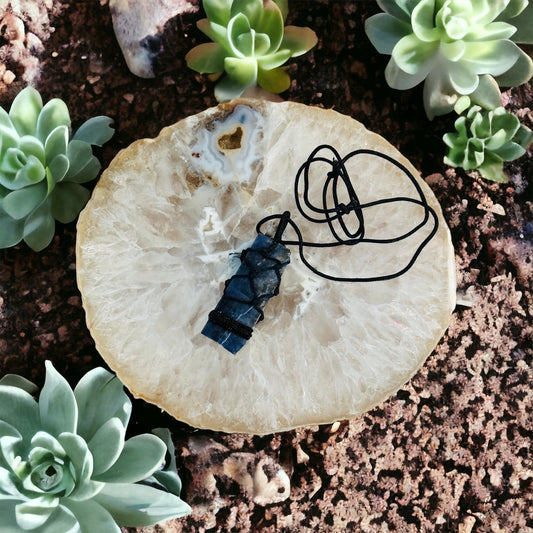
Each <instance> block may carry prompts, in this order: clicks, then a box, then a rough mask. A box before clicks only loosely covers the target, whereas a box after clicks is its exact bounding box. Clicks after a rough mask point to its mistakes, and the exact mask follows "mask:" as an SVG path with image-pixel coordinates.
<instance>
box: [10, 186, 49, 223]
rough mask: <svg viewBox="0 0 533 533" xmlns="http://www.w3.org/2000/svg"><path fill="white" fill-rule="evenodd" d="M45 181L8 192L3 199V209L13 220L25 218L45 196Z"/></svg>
mask: <svg viewBox="0 0 533 533" xmlns="http://www.w3.org/2000/svg"><path fill="white" fill-rule="evenodd" d="M46 193H47V184H46V183H42V182H41V183H37V184H36V185H31V186H29V187H26V188H25V189H17V190H15V191H13V192H10V193H9V194H8V195H7V196H6V197H5V198H4V199H3V200H2V207H3V208H4V211H5V212H6V213H7V214H8V215H9V216H10V217H12V218H14V219H15V220H20V219H23V218H26V217H27V216H28V215H29V214H30V213H31V212H32V211H33V210H34V209H35V208H36V207H37V206H38V205H39V204H40V203H41V202H42V201H43V200H44V199H45V198H46Z"/></svg>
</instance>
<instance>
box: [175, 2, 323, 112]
mask: <svg viewBox="0 0 533 533" xmlns="http://www.w3.org/2000/svg"><path fill="white" fill-rule="evenodd" d="M203 6H204V10H205V12H206V14H207V17H208V18H207V19H202V20H200V21H198V23H197V26H198V28H199V29H200V30H201V31H202V32H203V33H204V34H205V35H207V36H208V37H209V38H210V39H211V40H212V41H213V43H204V44H200V45H198V46H196V47H195V48H193V49H192V50H191V51H189V53H188V54H187V55H186V56H185V59H186V61H187V65H188V66H189V68H191V69H193V70H195V71H197V72H200V73H201V74H217V73H222V72H224V71H225V72H226V76H224V77H223V78H222V79H221V80H220V81H219V82H218V83H217V85H216V87H215V97H216V99H217V100H218V101H220V102H224V101H226V100H231V99H232V98H235V97H238V96H240V95H241V94H242V93H243V92H244V91H245V90H246V89H248V88H250V87H254V86H256V85H259V86H261V87H263V88H264V89H266V90H268V91H273V90H277V91H284V90H286V89H287V88H288V87H289V86H290V79H289V80H288V82H287V79H288V75H287V74H286V73H285V72H283V73H282V72H281V71H278V70H277V69H278V67H280V66H281V65H282V64H283V63H285V62H286V61H287V60H288V59H289V58H291V57H296V56H299V55H302V54H304V53H305V52H307V51H309V50H310V49H311V48H312V47H313V46H314V45H315V44H316V43H317V37H316V34H315V33H314V32H313V31H312V30H310V29H309V28H299V27H296V26H287V27H285V28H284V21H285V18H286V15H287V9H288V5H287V1H286V0H276V1H274V0H226V1H223V0H204V2H203ZM268 71H272V72H273V73H272V74H268ZM263 83H264V84H265V85H263Z"/></svg>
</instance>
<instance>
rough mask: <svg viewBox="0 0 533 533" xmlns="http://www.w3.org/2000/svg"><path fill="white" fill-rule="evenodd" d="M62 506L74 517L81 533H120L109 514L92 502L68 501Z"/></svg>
mask: <svg viewBox="0 0 533 533" xmlns="http://www.w3.org/2000/svg"><path fill="white" fill-rule="evenodd" d="M64 506H65V507H66V508H67V509H68V510H69V511H70V512H71V513H72V514H73V515H74V516H75V517H76V521H77V523H78V525H79V527H80V530H81V533H91V532H92V531H98V533H120V528H119V527H118V526H117V524H116V522H115V520H114V519H113V517H112V516H111V515H110V514H109V512H108V511H106V510H105V509H104V508H103V507H102V506H101V505H100V504H99V503H96V502H95V501H93V500H85V501H83V502H76V501H74V500H68V501H66V502H65V503H64Z"/></svg>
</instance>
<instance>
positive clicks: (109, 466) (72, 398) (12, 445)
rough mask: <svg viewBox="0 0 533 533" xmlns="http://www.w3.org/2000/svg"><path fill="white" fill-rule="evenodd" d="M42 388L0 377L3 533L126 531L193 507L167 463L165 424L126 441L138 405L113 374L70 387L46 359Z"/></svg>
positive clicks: (99, 373) (93, 374)
mask: <svg viewBox="0 0 533 533" xmlns="http://www.w3.org/2000/svg"><path fill="white" fill-rule="evenodd" d="M35 392H36V387H35V385H33V384H32V383H31V382H29V381H27V380H25V379H24V378H22V377H20V376H16V375H8V376H5V377H4V378H3V379H2V380H0V517H1V519H0V532H1V533H14V532H16V531H20V532H30V533H120V528H119V526H128V527H129V526H131V527H142V526H148V525H153V524H154V523H156V522H160V521H164V520H168V519H170V518H176V517H180V516H184V515H186V514H188V513H189V512H190V508H189V506H188V505H187V504H186V503H185V502H183V501H182V500H181V499H180V498H179V492H180V489H181V483H180V480H179V477H178V475H177V473H176V468H175V462H174V461H170V462H169V464H168V465H165V454H166V453H167V451H168V453H169V454H170V457H173V453H174V449H173V447H172V443H171V441H170V438H169V432H168V430H159V432H158V435H159V436H156V435H152V434H143V435H138V436H135V437H131V438H130V439H128V440H126V441H125V440H124V435H125V433H126V426H127V424H128V421H129V417H130V413H131V402H130V400H129V399H128V397H127V396H126V394H125V393H124V390H123V387H122V384H121V383H120V381H119V380H118V379H117V378H116V377H114V376H113V375H112V374H110V373H109V372H107V371H106V370H104V369H103V368H96V369H94V370H92V371H90V372H89V373H87V374H86V375H85V376H84V377H83V378H82V379H81V380H80V381H79V383H78V385H77V386H76V388H75V389H74V391H73V390H72V389H71V388H70V387H69V385H68V383H67V382H66V380H65V379H64V378H63V377H62V376H61V375H60V374H59V373H58V372H57V371H56V370H55V369H54V368H53V366H52V364H51V363H50V362H49V361H47V362H46V381H45V384H44V387H43V389H42V391H41V393H40V395H39V400H38V401H36V400H35V399H34V398H33V396H32V394H34V393H35ZM160 437H161V438H160ZM165 441H166V442H165ZM167 445H170V448H169V449H168V450H167Z"/></svg>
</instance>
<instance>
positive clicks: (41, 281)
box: [0, 0, 533, 533]
mask: <svg viewBox="0 0 533 533" xmlns="http://www.w3.org/2000/svg"><path fill="white" fill-rule="evenodd" d="M192 3H195V2H192ZM8 4H9V2H8V1H7V0H0V17H3V16H5V14H6V13H7V11H5V8H6V7H7V5H8ZM20 4H24V2H23V1H21V2H20ZM196 4H197V2H196ZM290 4H291V13H290V15H289V21H290V22H291V23H293V24H297V25H301V26H310V27H311V28H313V29H314V30H315V31H316V33H317V35H318V37H319V44H318V45H317V47H316V48H315V49H314V50H313V51H312V52H310V53H309V54H307V55H305V56H303V57H301V58H298V59H297V60H295V61H294V63H292V64H291V66H290V68H289V71H290V73H291V77H292V79H293V83H292V85H291V88H290V90H289V91H287V92H286V93H285V94H283V95H282V96H283V97H284V98H286V99H288V100H294V101H297V102H302V103H306V104H310V105H317V106H322V107H325V108H334V109H336V110H337V111H339V112H341V113H344V114H347V115H350V116H352V117H354V118H355V119H357V120H359V121H360V122H362V123H363V124H364V125H365V126H367V127H368V128H369V129H371V130H373V131H375V132H377V133H379V134H381V135H382V136H383V137H385V138H386V139H387V140H389V141H390V142H391V143H392V144H393V145H395V146H396V147H397V148H398V149H399V150H400V151H401V152H402V153H403V154H404V155H405V156H406V157H408V158H409V159H410V160H411V161H412V162H413V164H414V165H415V167H417V168H418V169H419V170H420V172H421V174H422V175H423V176H424V178H425V179H426V181H427V183H428V184H429V185H430V186H431V188H432V189H433V191H434V192H435V194H436V196H437V198H438V199H439V201H440V203H441V205H442V208H443V212H444V215H445V218H446V219H447V221H448V224H449V226H450V229H451V233H452V239H453V243H454V246H455V251H456V264H457V291H458V305H457V308H456V311H455V312H454V315H453V319H452V323H451V326H450V328H449V329H448V331H447V333H446V335H445V336H444V338H443V339H442V340H441V342H440V343H439V345H438V347H437V348H436V350H435V351H434V353H433V354H432V355H431V356H430V357H429V358H428V360H427V362H426V364H425V365H424V367H423V368H422V369H421V370H420V371H419V372H418V374H417V375H416V376H415V377H414V378H413V379H412V380H411V381H410V382H409V383H408V384H406V385H405V386H404V387H403V388H402V389H401V390H400V391H399V392H398V393H397V394H396V395H395V396H394V397H392V398H390V399H389V400H387V401H386V402H385V403H383V404H382V405H381V406H379V407H378V408H376V409H374V410H372V411H371V412H369V413H367V414H365V415H364V416H360V417H358V418H356V419H353V420H349V421H343V422H341V423H337V424H333V425H328V426H320V427H319V426H314V427H306V428H301V429H298V430H294V431H290V432H287V433H283V434H277V435H270V436H266V437H252V436H248V435H226V434H221V433H214V432H208V431H198V430H195V429H194V428H191V427H188V426H186V425H184V424H182V423H179V422H177V421H175V420H173V419H172V418H170V417H169V416H167V415H165V414H164V413H160V412H159V411H158V410H157V409H155V408H154V407H152V406H149V405H147V404H145V403H143V402H141V401H135V404H134V411H133V419H132V425H131V430H132V431H133V432H140V431H147V430H150V429H151V428H152V427H155V426H158V425H163V426H168V427H170V428H171V430H172V432H173V435H174V440H175V443H176V448H177V459H178V470H179V473H180V475H181V477H182V479H183V482H184V486H183V494H182V497H183V498H184V499H185V500H186V501H187V502H188V503H189V504H190V505H191V506H192V508H193V514H192V515H191V516H190V517H187V518H184V519H181V520H176V521H173V522H171V523H169V524H168V525H167V527H166V529H164V530H163V529H161V528H155V529H154V531H172V532H181V531H183V532H185V531H186V532H203V531H209V532H215V531H217V532H218V531H220V532H227V531H234V532H246V531H265V532H284V531H287V532H289V531H294V532H305V531H313V532H314V531H319V532H322V531H323V532H344V531H354V532H359V531H361V532H371V533H372V532H386V531H398V532H402V533H403V532H413V533H415V532H426V531H427V532H430V531H436V532H451V531H454V532H460V533H468V532H476V533H485V532H487V533H488V532H518V531H520V532H528V531H529V532H533V511H532V509H533V459H532V455H531V446H532V444H533V415H532V412H533V391H532V386H531V385H532V382H533V379H532V378H533V371H532V362H533V322H532V316H533V292H532V279H533V158H532V157H531V156H532V152H531V150H530V151H529V152H528V155H527V156H525V157H523V158H521V159H520V160H518V161H516V162H513V163H511V164H508V165H506V170H507V172H508V175H509V178H510V181H509V183H507V184H493V183H490V182H487V181H484V180H481V179H479V177H478V176H476V175H475V173H471V174H466V173H465V172H463V171H460V170H458V171H455V170H453V169H450V168H447V167H446V166H445V165H444V164H443V162H442V157H443V151H444V145H443V143H442V141H441V137H442V135H443V133H445V132H446V131H451V129H452V121H453V118H452V117H451V116H449V117H441V118H439V119H436V120H434V121H433V122H429V121H428V120H427V119H426V117H425V114H424V111H423V109H422V106H421V90H420V89H414V90H412V91H404V92H398V91H394V90H392V89H390V88H389V87H388V86H387V85H386V83H385V81H384V75H383V72H384V68H385V65H386V62H387V58H386V57H384V56H380V55H379V54H377V52H376V51H375V50H374V49H373V48H372V46H371V45H370V43H369V41H368V40H367V38H366V36H365V34H364V29H363V22H364V20H365V18H367V17H368V16H369V15H371V14H373V13H376V12H378V7H377V6H376V4H375V2H372V1H369V2H364V1H353V2H351V1H348V0H347V1H342V2H341V1H338V2H337V1H327V0H315V1H313V2H304V1H303V0H294V1H293V2H291V3H290ZM28 6H29V7H28ZM198 18H199V14H198V13H189V14H185V15H181V16H178V17H176V18H175V19H172V20H171V21H170V22H169V25H170V26H171V27H170V30H173V31H171V32H170V33H169V35H171V37H169V38H168V39H167V41H166V42H165V43H164V46H165V51H164V53H163V54H162V56H161V59H160V61H159V62H158V64H157V76H156V78H154V79H150V80H146V79H141V78H137V77H135V76H133V75H132V74H131V73H130V72H129V70H128V69H127V67H126V64H125V62H124V59H123V57H122V54H121V51H120V48H119V46H118V44H117V42H116V39H115V36H114V33H113V28H112V24H111V17H110V13H109V6H108V3H107V0H87V1H74V0H71V1H67V2H59V1H57V0H39V1H37V0H31V1H27V2H26V11H25V14H24V16H23V17H22V20H23V22H24V29H23V30H20V31H22V32H23V34H22V36H19V37H20V38H17V39H15V38H13V39H10V37H9V36H10V35H11V36H12V35H13V34H10V33H9V32H7V33H6V29H5V28H8V29H9V28H11V26H9V27H8V25H6V23H4V24H3V25H2V24H0V105H1V106H2V107H4V108H8V107H9V105H10V103H11V101H12V98H13V96H14V94H16V92H17V91H18V90H20V89H21V88H22V87H23V86H25V85H26V84H28V83H31V84H33V85H35V86H36V87H37V88H38V89H39V90H40V92H41V94H42V96H43V99H44V100H45V101H47V100H48V99H50V98H52V97H60V98H62V99H64V100H65V101H66V102H67V104H68V107H69V109H70V111H71V116H72V120H73V124H74V126H76V125H78V124H80V123H81V122H83V121H84V120H85V119H87V118H89V117H91V116H95V115H100V114H104V115H108V116H110V117H112V118H113V119H114V120H115V127H116V134H115V136H114V137H113V139H112V140H111V141H110V142H109V143H108V144H107V145H106V146H105V147H104V148H103V149H102V150H101V151H100V152H99V154H98V155H99V157H100V158H101V161H102V163H103V165H104V167H105V166H107V165H108V164H109V162H110V161H111V159H112V158H113V157H114V156H115V154H116V153H117V152H118V151H119V150H120V149H121V148H124V147H126V146H128V145H129V144H130V143H131V142H132V141H134V140H135V139H138V138H142V137H154V136H156V135H157V134H158V132H159V131H160V130H161V128H163V127H164V126H167V125H169V124H172V123H174V122H176V121H177V120H179V119H181V118H183V117H186V116H188V115H191V114H194V113H198V112H200V111H202V110H203V109H205V108H206V107H210V106H212V105H215V104H216V101H215V99H214V96H213V85H212V83H211V82H209V81H208V80H207V79H206V78H205V77H203V76H200V75H198V74H196V73H194V72H192V71H191V70H189V69H187V67H186V66H185V62H184V59H183V58H184V55H185V53H186V52H187V51H188V50H189V49H190V48H192V47H193V46H194V45H195V44H198V43H200V42H204V38H203V35H202V34H201V33H200V32H199V31H198V30H197V29H196V27H195V22H196V20H197V19H198ZM15 29H16V28H15ZM29 34H31V35H30V36H28V35H29ZM15 41H17V42H15ZM18 41H20V42H18ZM529 51H530V52H531V50H529ZM2 65H3V66H2ZM504 96H505V100H506V103H507V106H508V108H509V109H510V110H512V111H514V112H515V113H516V114H517V115H518V116H519V117H520V119H521V120H522V122H523V123H524V124H525V125H527V126H528V127H530V128H533V111H532V107H533V105H532V104H533V85H532V84H531V83H530V84H528V85H524V86H521V87H519V88H515V89H512V90H510V91H507V92H506V93H505V95H504ZM75 238H76V234H75V224H74V223H73V224H69V225H58V228H57V233H56V236H55V238H54V240H53V242H52V244H51V245H50V246H49V247H48V248H47V249H46V250H44V251H43V252H41V253H35V252H32V251H31V250H30V249H29V248H28V247H27V246H25V245H19V246H17V247H15V248H12V249H8V250H0V375H3V374H5V373H9V372H11V373H18V374H22V375H24V376H25V377H27V378H29V379H32V380H34V381H35V382H36V383H38V384H39V385H42V383H43V379H44V364H43V363H44V361H45V360H46V359H50V360H52V361H53V362H54V364H55V366H56V368H57V369H58V370H59V371H60V372H62V373H63V374H64V375H65V376H66V377H67V379H68V380H69V381H70V382H71V383H72V384H74V383H75V382H76V381H77V380H78V379H79V378H80V377H81V375H83V374H84V373H85V372H86V371H87V370H89V369H91V368H93V367H95V366H99V365H103V361H102V359H101V358H100V357H99V355H98V353H97V352H96V350H95V347H94V344H93V341H92V339H91V336H90V334H89V332H88V330H87V328H86V325H85V318H84V312H83V309H82V306H81V299H80V294H79V292H78V289H77V286H76V279H75V254H74V246H75ZM258 471H260V472H261V471H262V472H264V473H265V475H264V476H263V477H264V478H265V479H263V478H261V476H256V479H255V486H254V481H253V480H252V477H251V473H254V472H258ZM280 471H283V472H284V473H285V474H286V476H281V477H280V476H279V475H277V474H278V473H279V472H280ZM260 472H259V473H260ZM250 480H252V481H250ZM287 480H288V482H287ZM250 483H251V484H250Z"/></svg>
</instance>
